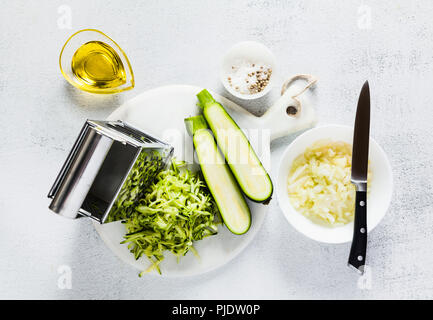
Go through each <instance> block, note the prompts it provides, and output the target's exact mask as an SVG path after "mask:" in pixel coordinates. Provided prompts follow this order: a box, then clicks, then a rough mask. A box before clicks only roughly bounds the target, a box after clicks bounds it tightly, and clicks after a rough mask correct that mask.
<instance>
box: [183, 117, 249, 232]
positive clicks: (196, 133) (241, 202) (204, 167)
mask: <svg viewBox="0 0 433 320" xmlns="http://www.w3.org/2000/svg"><path fill="white" fill-rule="evenodd" d="M185 125H186V127H187V130H188V131H189V132H190V133H191V134H192V137H193V143H194V149H195V150H196V152H197V157H198V160H199V163H200V167H201V171H202V174H203V177H204V179H205V181H206V184H207V186H208V188H209V190H210V192H211V194H212V196H213V198H214V200H215V202H216V204H217V206H218V209H219V211H220V214H221V217H222V219H223V221H224V224H225V225H226V227H227V228H228V229H229V230H230V231H231V232H232V233H234V234H237V235H241V234H244V233H246V232H247V231H248V230H249V228H250V226H251V211H250V208H249V207H248V204H247V202H246V201H245V198H244V196H243V194H242V191H241V189H240V188H239V186H238V184H237V182H236V180H235V178H234V177H233V174H232V173H231V171H230V169H229V167H228V166H227V164H226V163H225V161H224V157H223V155H222V154H221V152H220V151H219V150H218V147H217V145H216V142H215V138H214V136H213V135H212V133H211V131H210V130H209V129H208V128H207V125H206V120H205V119H204V118H203V116H196V117H192V118H188V119H185ZM204 126H206V127H204Z"/></svg>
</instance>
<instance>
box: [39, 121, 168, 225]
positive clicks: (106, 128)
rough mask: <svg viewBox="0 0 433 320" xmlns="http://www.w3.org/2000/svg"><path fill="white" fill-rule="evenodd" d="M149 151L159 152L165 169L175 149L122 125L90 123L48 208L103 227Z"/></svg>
mask: <svg viewBox="0 0 433 320" xmlns="http://www.w3.org/2000/svg"><path fill="white" fill-rule="evenodd" d="M149 151H150V152H157V153H158V154H159V155H160V156H161V158H162V164H163V165H164V164H166V163H167V161H168V160H169V159H170V157H171V154H172V151H173V149H172V148H171V147H170V146H169V145H167V144H166V143H164V142H162V141H159V140H158V139H156V138H154V137H152V136H150V135H147V134H146V133H144V132H141V131H140V130H138V129H137V128H134V127H132V126H130V125H128V124H126V123H124V122H122V121H93V120H87V121H86V123H85V124H84V126H83V128H82V129H81V132H80V134H79V136H78V138H77V140H76V141H75V143H74V146H73V147H72V150H71V152H70V153H69V155H68V157H67V159H66V161H65V163H64V165H63V167H62V169H61V170H60V173H59V174H58V176H57V178H56V180H55V182H54V184H53V186H52V188H51V190H50V192H49V194H48V197H49V198H51V199H53V201H52V202H51V204H50V206H49V208H50V209H51V210H52V211H54V212H55V213H57V214H60V215H62V216H65V217H68V218H77V217H78V216H79V215H81V216H87V217H90V218H92V219H94V220H96V221H98V222H100V223H104V222H105V221H106V220H107V217H108V215H109V213H110V210H111V208H112V207H113V205H114V204H115V202H116V199H117V197H118V195H119V193H120V192H121V190H122V187H123V186H124V185H125V184H126V182H127V179H128V178H129V177H130V176H131V175H132V174H133V172H131V170H132V168H133V167H134V164H135V163H136V162H137V159H138V157H139V156H140V155H143V157H145V156H146V155H147V152H149ZM149 154H150V153H149ZM158 168H159V169H162V166H160V167H158ZM156 173H157V172H152V173H151V174H152V175H153V176H154V175H156Z"/></svg>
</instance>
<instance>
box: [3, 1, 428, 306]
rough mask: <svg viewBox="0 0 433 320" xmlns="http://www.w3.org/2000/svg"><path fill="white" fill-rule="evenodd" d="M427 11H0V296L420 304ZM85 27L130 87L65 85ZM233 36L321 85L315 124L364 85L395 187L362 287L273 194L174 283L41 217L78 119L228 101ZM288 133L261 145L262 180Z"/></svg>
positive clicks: (37, 4)
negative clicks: (171, 100) (158, 94)
mask: <svg viewBox="0 0 433 320" xmlns="http://www.w3.org/2000/svg"><path fill="white" fill-rule="evenodd" d="M61 5H67V6H69V7H70V9H71V13H72V15H71V17H72V21H71V29H64V28H59V26H58V19H59V18H60V16H61V14H59V12H58V8H59V6H61ZM362 6H368V7H367V10H368V8H370V9H371V25H370V26H368V24H367V25H365V24H363V20H362V19H363V14H365V12H366V11H365V7H362ZM360 8H361V9H360ZM432 16H433V4H432V2H431V1H428V0H426V1H416V2H415V1H380V2H378V1H367V0H365V1H344V2H343V1H319V0H317V1H271V0H269V1H259V0H245V1H232V0H231V1H203V0H200V1H198V0H197V1H151V0H146V1H108V0H103V1H89V0H85V1H77V0H75V1H67V0H66V1H60V2H56V1H12V0H10V1H4V2H2V8H1V10H0V30H1V40H0V111H1V113H0V114H1V116H0V117H1V120H2V121H1V123H2V124H1V126H0V133H1V136H2V141H1V143H0V181H1V182H0V218H1V222H0V298H20V299H21V298H44V299H45V298H46V299H53V298H60V299H77V298H86V299H87V298H89V299H97V298H98V299H107V298H112V299H126V298H128V299H129V298H132V299H183V298H185V299H199V298H200V299H208V298H209V299H210V298H214V299H238V298H245V299H250V298H251V299H255V298H257V299H268V298H273V299H283V298H289V299H291V298H301V299H304V298H313V299H332V298H337V299H355V298H356V299H358V298H359V299H365V298H374V299H386V298H433V272H432V266H433V254H432V243H433V233H432V232H431V230H432V227H431V225H432V222H433V216H432V212H433V196H432V181H433V170H432V168H431V163H432V161H431V159H432V156H433V148H432V147H431V141H432V133H431V129H432V125H431V124H432V121H433V111H432V109H431V107H432V100H433V91H432V89H431V79H432V74H433V22H432ZM86 27H94V28H98V29H101V30H103V31H104V32H106V33H107V34H108V35H110V36H112V37H113V38H114V39H115V40H116V41H118V43H119V44H120V45H121V46H122V47H123V49H124V50H125V51H126V53H127V54H128V56H129V58H130V60H131V63H132V66H133V69H134V72H135V76H136V87H135V89H133V90H132V91H130V92H127V93H122V94H118V95H113V96H94V95H90V94H87V93H82V92H78V91H77V90H75V89H74V88H72V87H71V86H70V85H69V84H68V83H66V81H65V80H64V79H63V78H62V76H61V74H60V71H59V67H58V55H59V52H60V49H61V46H62V45H63V43H64V42H65V41H66V39H67V37H68V36H69V35H70V34H72V33H73V32H74V31H76V30H79V29H82V28H86ZM360 27H361V28H360ZM364 27H367V29H365V28H364ZM241 40H257V41H261V42H263V43H264V44H266V45H267V46H268V47H269V48H270V49H271V50H272V51H273V52H274V53H275V55H276V57H277V59H278V62H279V65H280V71H281V75H283V76H290V75H293V74H296V73H311V74H314V75H316V76H317V77H318V78H319V79H320V80H319V83H318V86H317V89H316V90H315V91H314V99H315V101H316V109H317V111H318V113H319V116H320V122H321V123H338V124H351V123H353V120H354V109H355V106H356V101H357V98H358V93H359V90H360V88H361V85H362V83H363V82H364V81H365V80H366V79H368V80H369V81H370V86H371V91H372V126H371V127H372V135H373V136H374V138H375V139H376V140H377V141H378V142H379V144H381V145H382V146H383V148H384V149H385V151H386V153H387V154H388V156H389V158H390V160H391V163H392V166H393V172H394V179H395V189H394V195H393V203H392V206H391V208H390V210H389V212H388V214H387V215H386V217H385V219H384V220H383V221H382V223H381V224H380V225H379V226H378V227H377V229H375V230H374V231H373V232H372V233H371V234H370V237H369V265H370V268H371V273H370V276H371V282H370V286H371V288H370V289H368V290H361V289H360V288H359V286H358V284H357V283H358V276H357V275H356V274H355V273H353V272H352V271H351V270H350V269H348V268H347V267H346V260H347V255H348V252H349V246H350V245H349V244H345V245H325V244H320V243H316V242H313V241H311V240H309V239H307V238H305V237H303V236H302V235H300V234H299V233H297V232H296V231H295V230H294V229H293V228H292V227H291V226H290V225H289V224H288V223H287V222H286V220H285V219H284V217H283V215H282V213H281V211H280V209H279V208H278V204H277V202H276V200H274V201H273V202H272V203H271V204H270V208H269V212H268V216H267V218H266V220H265V223H264V225H263V227H262V229H261V230H260V232H259V234H258V235H257V237H256V238H255V240H254V241H253V242H252V244H251V245H250V246H249V247H248V248H247V249H246V250H245V251H244V252H243V253H242V254H241V255H240V256H238V257H237V258H236V259H235V260H234V261H232V262H231V263H229V264H228V265H226V266H225V267H223V268H221V269H219V270H217V271H214V272H212V273H209V274H205V275H202V276H198V277H193V278H187V279H177V280H173V279H162V278H158V277H144V278H138V277H137V270H134V269H133V268H131V267H129V266H128V265H125V264H124V263H123V262H121V261H120V260H119V259H118V258H117V257H115V256H114V255H113V254H112V253H111V252H110V251H109V250H108V249H107V248H106V247H105V246H104V244H103V242H102V241H101V239H99V237H98V235H97V233H96V232H95V230H94V229H93V227H92V224H91V222H90V221H89V220H86V219H80V220H77V221H68V220H66V219H63V218H61V217H58V216H56V215H54V214H52V213H50V212H49V211H48V209H47V206H48V204H49V201H48V199H47V198H46V194H47V192H48V190H49V188H50V186H51V184H52V182H53V180H54V178H55V176H56V174H57V172H58V170H59V168H60V166H61V163H62V162H63V161H64V159H65V157H66V154H67V152H68V151H69V149H70V147H71V145H72V143H73V141H74V139H75V137H76V135H77V133H78V130H79V128H80V127H81V125H82V123H83V121H84V120H85V119H86V118H99V119H103V118H105V117H106V116H107V115H108V114H109V113H110V112H112V111H113V110H114V109H115V108H117V107H118V106H119V105H120V104H121V103H122V102H123V101H126V100H127V99H129V98H131V97H134V96H136V95H137V94H139V93H141V92H142V91H144V90H147V89H150V88H154V87H157V86H161V85H166V84H175V83H177V84H194V85H199V86H203V87H208V88H212V89H214V90H218V91H219V92H221V93H222V94H224V95H225V96H227V97H229V95H228V93H226V92H224V90H223V89H222V87H221V85H220V84H219V80H218V74H217V69H218V68H217V67H218V62H219V59H220V58H221V55H222V53H223V52H224V51H225V50H227V49H228V48H229V47H230V46H231V45H233V44H235V43H236V42H238V41H241ZM277 96H278V90H277V89H275V90H274V91H273V92H272V94H271V95H270V96H269V97H268V98H266V99H262V100H261V101H259V102H258V103H255V104H250V105H249V104H242V105H243V106H245V107H246V108H248V109H250V110H252V111H254V112H256V113H258V114H260V113H262V112H263V111H264V110H265V109H266V108H267V107H268V106H269V105H270V103H271V102H272V101H273V100H274V99H276V97H277ZM293 138H294V136H291V137H287V138H283V139H280V140H279V141H277V142H275V143H273V145H272V158H273V161H272V162H273V172H272V174H273V175H274V177H275V174H276V166H277V163H278V161H279V158H280V155H281V153H282V151H283V150H284V148H285V146H286V145H287V144H288V143H290V141H292V140H293ZM62 265H68V266H70V267H71V269H72V289H70V290H67V289H66V290H62V289H59V288H58V285H57V281H58V278H59V276H60V275H59V273H58V268H59V266H62ZM361 287H362V286H361ZM364 287H365V286H364ZM367 287H369V285H367Z"/></svg>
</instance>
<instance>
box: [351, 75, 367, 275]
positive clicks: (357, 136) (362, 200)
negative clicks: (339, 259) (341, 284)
mask: <svg viewBox="0 0 433 320" xmlns="http://www.w3.org/2000/svg"><path fill="white" fill-rule="evenodd" d="M369 140H370V87H369V86H368V81H366V82H365V83H364V85H363V86H362V89H361V93H360V95H359V100H358V107H357V110H356V119H355V129H354V133H353V147H352V148H353V149H352V177H351V181H352V183H353V184H354V185H355V187H356V201H355V220H354V230H353V239H352V246H351V248H350V256H349V262H348V265H349V266H350V267H353V268H355V269H356V270H358V271H359V272H360V273H361V274H363V273H364V266H365V258H366V254H367V173H368V144H369Z"/></svg>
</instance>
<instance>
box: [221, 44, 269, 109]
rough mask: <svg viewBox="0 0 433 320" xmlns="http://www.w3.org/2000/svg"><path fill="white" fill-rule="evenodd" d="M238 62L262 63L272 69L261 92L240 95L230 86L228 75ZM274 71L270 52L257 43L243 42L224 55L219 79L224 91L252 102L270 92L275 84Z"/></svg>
mask: <svg viewBox="0 0 433 320" xmlns="http://www.w3.org/2000/svg"><path fill="white" fill-rule="evenodd" d="M240 60H245V61H247V62H251V63H263V64H266V65H268V66H270V67H271V68H272V74H271V76H270V78H269V83H268V85H267V86H266V87H265V88H264V89H263V91H261V92H258V93H254V94H242V93H240V92H237V91H236V90H235V89H234V88H233V87H232V86H230V84H229V82H228V80H227V78H228V75H229V74H230V72H231V70H232V66H233V65H236V64H237V63H239V61H240ZM275 71H276V63H275V56H274V54H273V53H272V52H271V50H269V49H268V48H267V47H266V46H265V45H263V44H261V43H259V42H255V41H243V42H239V43H237V44H235V45H234V46H233V47H231V48H230V49H229V50H228V52H227V53H226V54H225V56H224V58H223V60H222V63H221V70H220V78H221V82H222V84H223V85H224V88H226V90H227V91H228V92H230V93H231V94H232V95H234V96H235V97H237V98H240V99H244V100H252V99H257V98H260V97H263V96H264V95H265V94H267V93H268V92H269V91H270V90H271V88H272V87H273V85H274V82H275Z"/></svg>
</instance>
